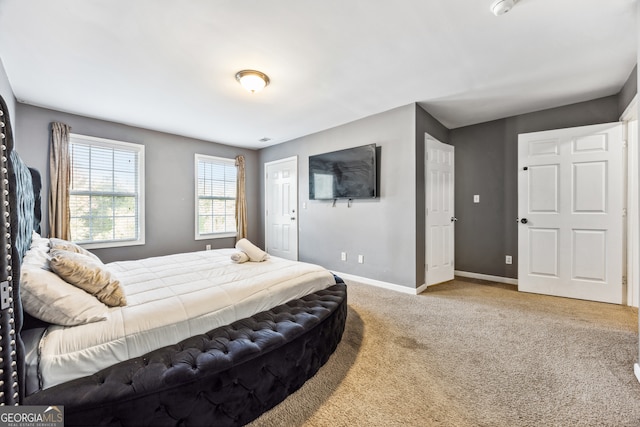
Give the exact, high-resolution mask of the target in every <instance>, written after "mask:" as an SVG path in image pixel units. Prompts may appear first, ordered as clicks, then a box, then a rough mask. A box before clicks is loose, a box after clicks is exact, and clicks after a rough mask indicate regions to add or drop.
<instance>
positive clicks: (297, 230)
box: [263, 156, 300, 261]
mask: <svg viewBox="0 0 640 427" xmlns="http://www.w3.org/2000/svg"><path fill="white" fill-rule="evenodd" d="M290 161H295V164H296V167H295V182H296V201H295V206H296V226H295V227H294V229H295V234H296V248H295V251H293V252H294V253H295V255H296V256H295V258H296V259H295V260H296V261H298V259H299V258H300V254H299V248H300V242H299V239H300V225H299V224H300V209H299V206H298V204H299V199H300V180H299V174H298V170H299V168H298V166H299V165H298V156H291V157H286V158H283V159H278V160H272V161H270V162H265V163H264V175H263V176H264V211H263V215H264V249H265V251H267V250H268V248H269V227H268V224H267V211H268V209H269V199H268V197H269V185H268V173H267V170H268V168H269V166H273V165H277V164H278V163H284V162H290Z"/></svg>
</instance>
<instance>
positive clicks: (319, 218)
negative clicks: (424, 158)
mask: <svg viewBox="0 0 640 427" xmlns="http://www.w3.org/2000/svg"><path fill="white" fill-rule="evenodd" d="M414 126H415V105H414V104H410V105H407V106H404V107H399V108H396V109H393V110H391V111H387V112H384V113H381V114H376V115H374V116H370V117H366V118H364V119H361V120H358V121H355V122H352V123H348V124H345V125H342V126H338V127H335V128H332V129H329V130H325V131H322V132H318V133H315V134H312V135H308V136H305V137H302V138H298V139H295V140H292V141H289V142H285V143H282V144H279V145H275V146H272V147H268V148H265V149H262V150H260V158H259V160H260V165H261V168H264V163H265V162H270V161H274V160H278V159H282V158H286V157H291V156H297V157H298V176H299V179H298V183H299V184H298V185H299V209H298V212H299V215H298V226H299V230H300V233H299V259H300V260H301V261H306V262H313V263H317V264H320V265H323V266H324V267H326V268H328V269H330V270H333V271H339V272H344V273H349V274H355V275H358V276H362V277H367V278H370V279H375V280H381V281H385V282H391V283H395V284H398V285H402V286H407V287H410V288H415V287H416V268H415V260H416V251H415V247H416V232H415V230H416V228H415V224H416V198H415V195H416V184H415V176H416V171H415V127H414ZM372 143H375V144H377V145H378V146H379V147H380V176H379V181H380V187H379V188H378V194H379V197H378V198H376V199H372V200H354V201H353V203H352V205H351V207H350V208H349V207H347V201H346V200H339V201H338V202H337V203H336V206H335V207H332V202H330V201H315V200H312V201H310V200H309V176H308V174H309V160H308V159H309V156H310V155H313V154H319V153H323V152H328V151H334V150H340V149H344V148H349V147H355V146H359V145H364V144H372ZM260 176H261V177H262V176H264V171H263V173H261V175H260ZM260 189H261V198H260V199H261V200H264V181H263V182H262V183H261V185H260ZM303 204H306V206H307V208H306V209H304V208H303ZM261 209H262V212H264V207H263V206H262V207H261ZM261 225H262V226H261V235H260V245H261V246H264V218H262V219H261ZM340 252H347V261H346V262H343V261H340ZM359 254H360V255H364V261H365V262H364V264H358V263H357V256H358V255H359Z"/></svg>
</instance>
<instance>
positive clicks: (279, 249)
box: [264, 157, 298, 261]
mask: <svg viewBox="0 0 640 427" xmlns="http://www.w3.org/2000/svg"><path fill="white" fill-rule="evenodd" d="M264 170H265V250H266V251H267V252H268V253H270V254H271V255H274V256H277V257H281V258H286V259H290V260H294V261H297V260H298V158H297V157H289V158H286V159H282V160H276V161H274V162H269V163H265V165H264Z"/></svg>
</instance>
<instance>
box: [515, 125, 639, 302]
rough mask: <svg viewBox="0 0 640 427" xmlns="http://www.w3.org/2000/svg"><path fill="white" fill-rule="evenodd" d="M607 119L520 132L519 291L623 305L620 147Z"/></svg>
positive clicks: (618, 132)
mask: <svg viewBox="0 0 640 427" xmlns="http://www.w3.org/2000/svg"><path fill="white" fill-rule="evenodd" d="M623 145H624V144H623V140H622V126H621V124H620V123H608V124H601V125H593V126H584V127H577V128H570V129H558V130H551V131H545V132H535V133H528V134H521V135H519V138H518V212H519V218H518V221H519V224H518V257H519V262H518V289H519V290H520V291H524V292H534V293H541V294H547V295H556V296H563V297H571V298H579V299H586V300H594V301H603V302H610V303H617V304H621V303H623V300H624V299H625V297H626V290H625V288H624V283H623V267H624V260H623V246H624V241H623V225H624V217H623V215H624V194H623V193H624V172H623V170H624V168H623V160H624V150H623Z"/></svg>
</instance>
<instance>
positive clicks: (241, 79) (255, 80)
mask: <svg viewBox="0 0 640 427" xmlns="http://www.w3.org/2000/svg"><path fill="white" fill-rule="evenodd" d="M236 80H237V81H238V83H240V84H241V85H242V87H243V88H245V89H246V90H248V91H249V92H251V93H256V92H260V91H261V90H262V89H264V88H265V87H266V86H267V85H268V84H269V82H270V80H269V76H267V75H266V74H265V73H262V72H260V71H256V70H242V71H238V72H237V73H236Z"/></svg>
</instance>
